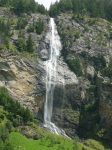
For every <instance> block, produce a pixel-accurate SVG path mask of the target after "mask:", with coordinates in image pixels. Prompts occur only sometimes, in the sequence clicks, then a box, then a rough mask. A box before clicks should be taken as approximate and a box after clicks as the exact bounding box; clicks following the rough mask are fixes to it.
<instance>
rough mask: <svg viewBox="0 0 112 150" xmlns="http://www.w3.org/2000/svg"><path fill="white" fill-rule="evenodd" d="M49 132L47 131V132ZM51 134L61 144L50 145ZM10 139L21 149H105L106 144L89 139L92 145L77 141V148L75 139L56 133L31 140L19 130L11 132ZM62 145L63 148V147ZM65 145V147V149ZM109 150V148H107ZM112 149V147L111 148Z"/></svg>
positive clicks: (88, 141) (15, 146)
mask: <svg viewBox="0 0 112 150" xmlns="http://www.w3.org/2000/svg"><path fill="white" fill-rule="evenodd" d="M45 132H46V131H45ZM46 133H47V132H46ZM48 136H51V137H53V139H55V140H54V141H55V142H56V141H60V144H53V146H50V144H51V139H50V138H49V137H48ZM10 140H11V141H12V142H13V144H14V148H18V147H19V146H21V148H19V149H20V150H22V149H24V148H25V150H37V149H38V150H49V149H51V150H52V149H53V150H82V148H83V147H84V148H86V149H87V150H95V149H96V150H104V146H103V145H102V144H101V143H100V142H97V141H95V140H90V139H89V140H87V143H88V144H89V145H90V147H87V146H85V145H83V144H81V143H77V146H78V149H77V148H76V146H75V144H74V141H73V140H70V139H67V138H65V137H61V136H58V135H54V134H52V133H47V136H46V137H44V138H42V139H39V140H29V139H27V138H25V137H24V136H23V135H21V134H20V133H17V132H12V133H11V134H10ZM59 147H60V148H59ZM61 147H62V148H61ZM63 147H64V149H63ZM105 150H107V149H105ZM108 150H109V149H108ZM110 150H111V149H110Z"/></svg>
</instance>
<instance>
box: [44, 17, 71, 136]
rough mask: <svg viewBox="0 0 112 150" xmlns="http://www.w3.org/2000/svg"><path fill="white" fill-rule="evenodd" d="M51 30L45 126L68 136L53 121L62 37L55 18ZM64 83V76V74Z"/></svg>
mask: <svg viewBox="0 0 112 150" xmlns="http://www.w3.org/2000/svg"><path fill="white" fill-rule="evenodd" d="M50 30H51V37H50V56H49V60H47V61H46V70H47V74H46V101H45V106H44V127H45V128H47V129H48V130H49V131H50V132H52V133H55V134H58V135H62V136H65V137H68V136H67V135H66V134H65V131H64V130H62V129H59V128H58V127H56V125H55V124H54V123H52V121H51V118H52V111H53V95H54V89H55V85H56V66H57V61H58V59H59V55H60V49H61V42H60V38H59V35H58V32H57V28H56V24H55V22H54V19H53V18H51V19H50ZM63 84H64V76H63ZM68 138H69V137H68Z"/></svg>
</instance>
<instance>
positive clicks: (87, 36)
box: [54, 14, 112, 139]
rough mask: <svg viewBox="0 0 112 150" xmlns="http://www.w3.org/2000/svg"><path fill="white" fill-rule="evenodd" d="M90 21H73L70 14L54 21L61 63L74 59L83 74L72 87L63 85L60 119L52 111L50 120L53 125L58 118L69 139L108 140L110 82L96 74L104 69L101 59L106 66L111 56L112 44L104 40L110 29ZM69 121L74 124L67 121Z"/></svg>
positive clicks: (106, 39)
mask: <svg viewBox="0 0 112 150" xmlns="http://www.w3.org/2000/svg"><path fill="white" fill-rule="evenodd" d="M93 20H94V18H93V19H92V18H88V19H87V18H83V20H81V19H80V18H75V19H73V18H72V14H60V15H59V16H57V18H56V19H55V21H56V24H57V28H58V32H59V34H60V36H61V40H62V44H63V49H62V55H63V56H64V60H65V61H66V62H67V63H68V62H69V61H70V60H73V59H76V58H78V59H79V61H80V64H81V67H82V72H83V75H82V76H81V77H78V84H77V85H76V86H75V85H73V84H72V85H71V84H70V85H69V84H66V85H65V93H66V100H65V101H64V102H65V103H66V105H64V104H63V106H64V109H63V112H62V114H63V115H62V116H63V117H61V115H59V114H60V112H59V113H58V110H55V112H56V113H55V114H54V115H55V117H54V120H55V122H56V123H57V122H59V120H60V122H61V119H62V120H63V121H62V122H63V127H65V130H66V129H68V131H67V133H68V134H70V135H71V136H74V135H75V134H76V133H78V134H79V135H80V136H82V137H84V136H85V137H88V136H90V135H95V136H98V137H102V138H106V139H107V138H108V139H111V132H109V131H111V126H112V117H111V110H112V109H111V96H112V92H111V80H110V79H109V78H107V77H102V76H100V74H101V71H102V68H103V67H105V65H104V62H103V60H104V59H105V60H106V61H105V63H106V66H108V64H109V61H110V57H111V55H112V49H111V44H112V43H111V40H109V39H108V37H109V33H110V31H111V30H112V26H111V25H110V24H109V22H107V21H106V20H103V19H97V21H96V23H94V21H93ZM102 22H103V23H102ZM98 71H99V73H98V74H97V72H98ZM65 106H66V107H65ZM77 113H78V115H75V114H77ZM65 114H66V115H65ZM64 116H66V117H64ZM59 118H61V119H59ZM72 119H73V120H74V122H71V120H72ZM57 124H58V123H57ZM65 124H67V126H66V125H65ZM71 125H73V127H71ZM60 126H61V124H60ZM71 129H72V130H71ZM70 131H73V135H72V133H71V132H70Z"/></svg>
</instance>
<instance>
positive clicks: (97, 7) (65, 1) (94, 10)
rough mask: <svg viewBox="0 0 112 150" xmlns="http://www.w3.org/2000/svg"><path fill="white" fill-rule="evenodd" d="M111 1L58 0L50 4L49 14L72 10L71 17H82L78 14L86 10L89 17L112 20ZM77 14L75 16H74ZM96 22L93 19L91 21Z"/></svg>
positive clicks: (84, 12) (53, 14) (54, 14)
mask: <svg viewBox="0 0 112 150" xmlns="http://www.w3.org/2000/svg"><path fill="white" fill-rule="evenodd" d="M111 10H112V3H111V2H109V1H94V0H92V1H91V0H86V1H85V0H60V1H59V2H55V3H54V4H51V6H50V10H49V14H50V16H54V17H55V16H56V15H59V14H60V13H61V12H66V11H73V13H74V16H73V18H72V19H77V18H79V19H83V17H80V14H82V15H84V14H86V13H87V12H89V13H90V16H91V17H100V18H105V19H108V20H109V21H112V11H111ZM75 15H77V18H75ZM91 23H96V20H95V19H94V20H93V22H91Z"/></svg>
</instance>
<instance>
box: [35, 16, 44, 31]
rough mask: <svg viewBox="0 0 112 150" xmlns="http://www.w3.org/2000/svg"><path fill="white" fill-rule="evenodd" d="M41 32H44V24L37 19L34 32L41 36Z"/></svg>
mask: <svg viewBox="0 0 112 150" xmlns="http://www.w3.org/2000/svg"><path fill="white" fill-rule="evenodd" d="M43 30H44V22H43V21H42V20H41V18H39V21H38V22H37V25H36V32H37V34H41V33H42V31H43Z"/></svg>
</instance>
